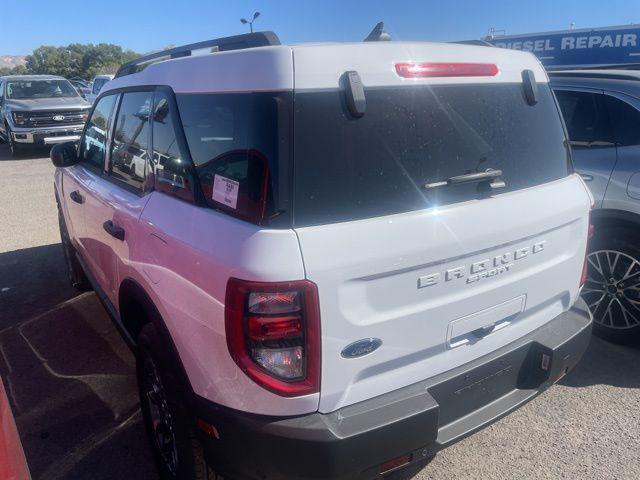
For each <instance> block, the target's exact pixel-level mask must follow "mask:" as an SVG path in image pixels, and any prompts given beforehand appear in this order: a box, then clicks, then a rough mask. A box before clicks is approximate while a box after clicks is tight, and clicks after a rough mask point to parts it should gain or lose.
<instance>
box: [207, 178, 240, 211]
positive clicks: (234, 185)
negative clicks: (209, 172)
mask: <svg viewBox="0 0 640 480" xmlns="http://www.w3.org/2000/svg"><path fill="white" fill-rule="evenodd" d="M239 187H240V184H239V183H238V182H236V181H235V180H231V179H230V178H226V177H223V176H221V175H216V176H215V177H214V178H213V199H214V200H215V201H216V202H220V203H222V204H223V205H226V206H227V207H231V208H233V209H234V210H235V209H236V205H237V204H238V189H239Z"/></svg>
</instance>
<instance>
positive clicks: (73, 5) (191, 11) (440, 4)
mask: <svg viewBox="0 0 640 480" xmlns="http://www.w3.org/2000/svg"><path fill="white" fill-rule="evenodd" d="M93 6H96V7H97V8H96V9H93V8H92V7H93ZM255 10H259V11H260V12H261V14H262V16H261V17H260V18H259V19H258V20H257V21H256V24H255V26H256V29H259V30H273V31H275V32H276V33H277V34H278V35H279V36H280V39H281V40H282V41H283V42H288V43H293V42H304V41H349V40H350V41H357V40H361V39H362V38H364V36H365V35H366V34H367V33H368V32H369V30H370V29H371V28H372V27H373V26H374V25H375V23H376V22H378V21H380V20H384V22H385V24H386V29H387V31H389V33H391V34H392V36H393V38H394V39H397V40H443V41H446V40H459V39H469V38H480V37H482V36H483V35H485V34H486V33H487V30H488V28H489V27H496V28H499V29H506V30H507V33H509V34H516V33H529V32H540V31H547V30H563V29H566V28H568V26H569V24H570V22H575V24H576V28H586V27H597V26H610V25H623V24H628V23H640V1H639V0H555V1H554V0H537V1H506V0H484V1H483V0H444V1H441V0H368V1H366V0H320V1H313V2H312V1H307V0H298V1H295V0H228V1H216V0H208V1H204V0H155V1H149V0H105V1H100V0H98V1H91V0H84V1H76V0H0V55H4V54H9V55H25V54H29V53H30V52H31V51H32V50H33V49H34V48H36V47H38V46H40V45H43V44H46V45H67V44H69V43H76V42H78V43H100V42H108V43H115V44H118V45H122V46H123V47H125V48H130V49H132V50H135V51H137V52H148V51H150V50H155V49H159V48H162V47H164V46H166V45H169V44H174V45H178V44H184V43H190V42H195V41H199V40H205V39H209V38H214V37H217V36H225V35H232V34H236V33H241V32H244V31H246V30H247V27H248V26H246V25H241V24H240V22H239V18H240V17H241V16H249V15H251V14H252V13H253V12H254V11H255Z"/></svg>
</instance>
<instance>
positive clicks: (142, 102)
mask: <svg viewBox="0 0 640 480" xmlns="http://www.w3.org/2000/svg"><path fill="white" fill-rule="evenodd" d="M152 95H153V94H152V92H129V93H124V94H123V95H122V100H121V102H120V107H119V108H118V115H117V117H116V126H115V131H114V134H113V142H112V143H111V157H110V163H111V166H110V167H111V168H110V172H109V174H110V175H111V176H112V177H114V178H116V179H117V180H119V181H121V182H123V183H124V184H126V185H128V186H129V187H130V188H133V189H135V190H140V191H141V190H142V184H143V181H144V179H145V175H146V172H147V162H148V160H149V158H148V154H149V151H148V149H149V141H150V136H149V135H150V133H151V127H150V123H149V115H150V113H151V101H152Z"/></svg>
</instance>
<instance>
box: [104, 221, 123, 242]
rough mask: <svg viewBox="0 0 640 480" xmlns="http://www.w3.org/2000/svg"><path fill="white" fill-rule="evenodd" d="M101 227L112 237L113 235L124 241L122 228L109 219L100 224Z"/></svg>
mask: <svg viewBox="0 0 640 480" xmlns="http://www.w3.org/2000/svg"><path fill="white" fill-rule="evenodd" d="M102 228H104V231H105V232H107V233H108V234H109V235H111V236H112V237H115V238H117V239H118V240H120V241H124V228H122V227H119V226H118V225H116V224H115V223H113V222H112V221H111V220H107V221H106V222H104V223H103V224H102Z"/></svg>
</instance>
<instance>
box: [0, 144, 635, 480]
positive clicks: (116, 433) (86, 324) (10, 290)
mask: <svg viewBox="0 0 640 480" xmlns="http://www.w3.org/2000/svg"><path fill="white" fill-rule="evenodd" d="M40 155H42V152H41V153H40V154H34V155H32V156H27V157H25V158H23V159H20V160H10V159H9V154H8V150H7V148H6V145H0V179H1V180H0V205H2V209H1V211H2V217H1V218H2V222H0V353H2V355H1V356H0V375H1V376H2V378H3V380H4V381H5V385H7V391H8V392H9V395H10V397H11V401H12V404H13V408H14V413H15V416H16V421H17V424H18V429H19V431H20V434H21V438H22V441H23V444H24V448H25V451H26V455H27V459H28V461H29V466H30V468H31V472H32V475H33V478H34V479H47V480H51V479H65V480H67V479H68V480H71V479H74V480H75V479H92V480H95V479H112V478H123V479H125V478H126V479H129V478H132V479H133V478H136V479H155V478H157V476H156V474H155V470H154V467H153V461H152V458H151V453H150V451H149V447H148V445H147V440H146V437H145V434H144V429H143V427H142V424H141V422H140V415H139V410H138V405H137V395H136V387H135V378H134V375H133V358H132V356H131V354H130V353H129V352H128V351H127V349H126V347H125V346H124V344H123V343H122V341H121V340H120V339H119V337H118V335H117V333H116V332H115V330H114V329H113V327H112V326H111V324H110V322H109V320H108V318H107V316H106V314H105V313H104V312H103V310H102V307H101V306H100V305H99V303H98V301H97V299H96V297H95V295H94V294H93V293H84V294H82V295H78V294H77V292H75V291H74V290H73V289H71V288H70V287H68V286H67V284H66V281H65V274H64V265H63V263H62V253H61V251H60V246H59V241H60V240H59V234H58V226H57V218H56V210H55V201H54V198H53V190H52V189H53V167H52V166H51V164H50V162H49V160H48V159H46V158H38V157H40ZM415 478H417V479H421V480H427V479H438V480H441V479H459V478H481V479H510V478H526V479H529V478H531V479H557V478H564V479H583V478H596V479H609V478H611V479H639V478H640V349H638V348H630V347H621V346H616V345H612V344H609V343H607V342H604V341H602V340H600V339H597V338H594V339H593V341H592V343H591V346H590V347H589V350H588V351H587V353H586V355H585V357H584V359H583V361H582V362H581V364H580V365H579V366H578V367H577V368H576V370H574V371H573V372H571V373H570V374H569V375H567V376H566V377H565V378H564V379H563V380H562V381H561V383H560V384H559V385H557V386H555V387H554V388H552V389H550V390H549V391H547V392H546V393H544V394H542V395H541V396H539V397H538V398H536V399H534V400H533V401H532V402H530V403H528V404H527V405H526V406H524V407H523V408H521V409H520V410H518V411H516V412H514V413H513V414H511V415H509V416H508V417H506V418H504V419H502V420H501V421H499V422H497V423H496V424H494V425H492V426H491V427H489V428H487V429H485V430H483V431H481V432H479V433H477V434H475V435H473V436H471V437H469V438H467V439H466V440H463V441H462V442H460V443H458V444H456V445H455V446H453V447H451V448H449V449H447V450H445V451H444V452H441V453H440V454H439V455H438V456H437V457H436V458H435V459H434V460H433V461H432V462H431V463H430V464H429V465H428V466H426V468H424V469H423V470H422V471H421V472H419V473H418V474H417V476H416V477H415Z"/></svg>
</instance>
